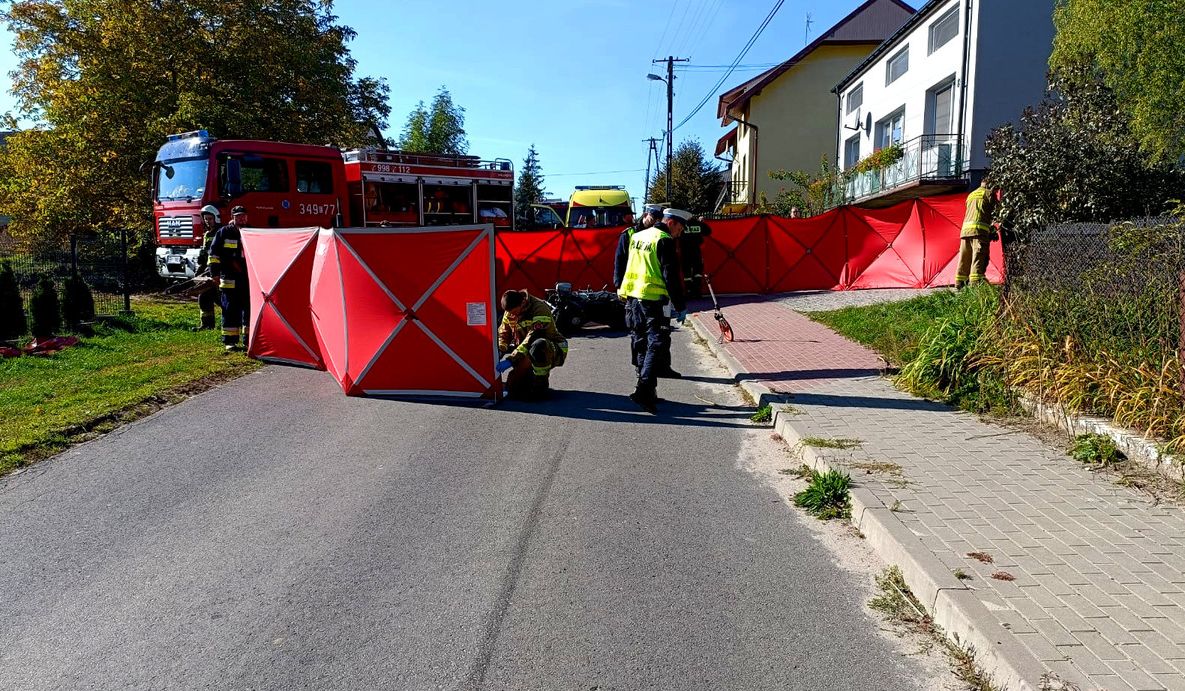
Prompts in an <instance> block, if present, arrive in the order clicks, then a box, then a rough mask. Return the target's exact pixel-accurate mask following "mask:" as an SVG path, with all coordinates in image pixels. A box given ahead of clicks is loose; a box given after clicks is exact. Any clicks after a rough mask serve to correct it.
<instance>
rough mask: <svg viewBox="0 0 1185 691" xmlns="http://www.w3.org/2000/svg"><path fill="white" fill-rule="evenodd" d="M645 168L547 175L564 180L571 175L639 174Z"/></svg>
mask: <svg viewBox="0 0 1185 691" xmlns="http://www.w3.org/2000/svg"><path fill="white" fill-rule="evenodd" d="M644 170H646V169H645V168H628V169H626V170H590V171H588V172H586V173H548V174H547V177H549V178H566V177H571V176H573V175H610V174H612V173H641V172H642V171H644Z"/></svg>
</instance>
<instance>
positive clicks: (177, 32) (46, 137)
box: [0, 0, 389, 247]
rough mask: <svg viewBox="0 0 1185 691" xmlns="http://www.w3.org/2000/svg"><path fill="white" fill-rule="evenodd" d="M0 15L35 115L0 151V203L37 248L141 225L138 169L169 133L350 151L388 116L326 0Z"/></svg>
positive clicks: (18, 89) (178, 1)
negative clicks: (72, 235) (201, 133)
mask: <svg viewBox="0 0 1185 691" xmlns="http://www.w3.org/2000/svg"><path fill="white" fill-rule="evenodd" d="M0 21H2V22H3V23H4V24H6V25H7V28H8V30H9V31H10V32H11V33H12V34H13V35H14V37H15V39H14V45H13V49H14V52H15V54H16V56H17V58H18V59H19V62H18V65H17V68H16V69H15V70H14V71H13V73H12V78H13V93H14V95H15V96H16V99H17V108H18V113H17V114H18V115H20V116H22V117H23V118H25V119H28V120H31V121H32V122H33V123H35V124H34V126H33V127H32V128H30V129H27V130H25V131H22V132H18V133H17V134H14V135H12V136H10V137H9V138H8V140H7V146H6V148H5V149H4V150H3V152H0V211H3V212H4V213H5V214H7V215H9V216H11V217H12V226H11V228H10V230H11V232H12V233H13V234H14V235H16V236H18V237H21V238H24V239H28V240H35V241H37V242H38V243H39V244H41V245H43V246H46V247H50V246H54V245H56V244H57V243H58V242H60V241H61V239H62V238H63V237H64V236H65V235H68V234H70V233H78V232H84V231H98V232H99V233H101V234H102V233H111V232H112V231H113V230H114V229H117V228H120V227H124V228H130V229H143V228H146V227H148V226H149V224H150V219H151V216H150V214H149V204H148V200H149V186H148V175H147V173H146V172H145V170H144V168H143V166H144V164H145V163H146V162H150V161H152V160H153V158H154V155H155V152H156V150H157V148H159V146H160V145H161V143H162V142H163V141H164V138H165V135H167V134H171V133H174V132H182V131H188V130H194V129H206V130H209V131H210V132H211V134H214V135H215V136H218V137H222V138H258V139H272V140H280V141H292V142H302V143H315V144H338V145H347V146H348V145H357V144H361V143H363V142H364V141H365V137H366V134H367V132H368V131H370V129H371V128H372V127H377V128H379V129H381V128H382V127H384V126H385V125H386V118H387V115H388V114H389V108H388V106H387V93H388V89H387V85H386V83H385V82H384V81H383V80H381V79H373V78H368V77H361V78H359V77H356V76H355V73H354V70H355V61H354V59H353V58H352V57H351V55H350V51H349V49H348V48H347V44H348V43H349V42H350V41H351V40H352V39H353V38H354V31H353V30H352V29H351V28H350V27H348V26H344V25H341V24H339V23H338V21H337V17H336V16H335V15H334V14H333V3H332V0H267V1H264V0H245V1H244V2H233V3H227V2H221V1H216V0H154V1H152V2H122V3H113V2H109V1H108V0H16V1H14V2H12V3H11V4H9V6H8V8H7V10H5V11H3V12H0ZM10 119H13V120H15V118H10Z"/></svg>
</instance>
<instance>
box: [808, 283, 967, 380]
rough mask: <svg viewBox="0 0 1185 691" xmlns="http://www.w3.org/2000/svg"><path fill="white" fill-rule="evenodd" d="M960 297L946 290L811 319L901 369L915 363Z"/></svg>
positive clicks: (827, 313)
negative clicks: (930, 332)
mask: <svg viewBox="0 0 1185 691" xmlns="http://www.w3.org/2000/svg"><path fill="white" fill-rule="evenodd" d="M958 298H959V295H958V294H957V293H955V292H953V291H948V290H943V291H939V292H936V293H931V294H929V295H922V296H920V297H916V298H913V299H911V300H902V301H900V302H886V303H881V304H879V305H871V306H868V307H845V308H844V309H839V310H832V311H829V312H810V313H808V314H807V316H809V317H810V318H811V319H813V320H815V321H817V322H819V323H821V324H826V325H827V326H829V327H831V328H832V329H835V330H836V331H838V332H839V333H841V334H843V335H844V336H847V337H848V338H850V339H852V340H853V341H856V342H858V343H863V344H864V345H866V346H868V347H869V348H872V349H873V350H875V351H877V352H879V353H880V354H881V355H884V356H885V359H886V360H888V361H889V363H890V364H892V365H894V366H896V367H901V366H904V365H905V364H907V363H909V362H912V361H913V360H914V358H915V357H916V356H917V354H918V344H919V342H920V341H921V340H922V337H923V336H924V335H925V334H926V331H927V330H929V329H930V328H931V327H933V326H934V325H935V323H936V322H938V321H939V320H940V319H941V318H943V317H946V316H948V315H950V314H951V313H952V312H953V311H954V310H955V306H956V303H957V302H958Z"/></svg>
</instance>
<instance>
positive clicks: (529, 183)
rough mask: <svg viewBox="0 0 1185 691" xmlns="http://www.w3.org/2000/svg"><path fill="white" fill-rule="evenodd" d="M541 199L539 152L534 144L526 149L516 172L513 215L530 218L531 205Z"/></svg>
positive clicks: (541, 185)
mask: <svg viewBox="0 0 1185 691" xmlns="http://www.w3.org/2000/svg"><path fill="white" fill-rule="evenodd" d="M541 201H543V173H542V168H541V167H540V166H539V154H538V153H536V152H535V145H534V144H532V145H531V148H529V149H527V157H526V159H524V160H523V167H522V170H520V171H519V172H518V187H516V188H515V190H514V217H515V218H517V219H522V220H524V221H527V220H529V219H530V218H531V205H532V204H538V203H539V202H541Z"/></svg>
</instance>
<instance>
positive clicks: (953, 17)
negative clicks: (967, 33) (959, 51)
mask: <svg viewBox="0 0 1185 691" xmlns="http://www.w3.org/2000/svg"><path fill="white" fill-rule="evenodd" d="M951 22H954V26H955V31H954V33H952V34H951V35H950V36H947V37H946V40H944V41H943V42H942V43H938V44H935V43H934V35H935V34H936V33H937V32H936V29H939V28H945V27H946V26H948V25H949V24H950V23H951ZM958 36H959V5H955V6H954V7H952V8H950V9H949V10H947V11H946V12H944V13H943V15H942V16H941V17H939V18H938V19H935V20H934V21H933V22H931V23H930V30H929V40H928V42H927V44H928V46H929V51H928V52H927V53H926V55H933V54H934V51H936V50H938V49H939V48H941V47H943V46H945V45H946V44H948V43H950V42H951V41H953V40H955V39H956V38H958Z"/></svg>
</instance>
